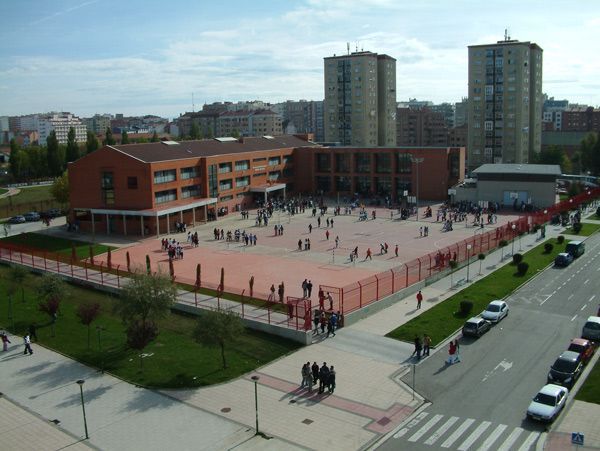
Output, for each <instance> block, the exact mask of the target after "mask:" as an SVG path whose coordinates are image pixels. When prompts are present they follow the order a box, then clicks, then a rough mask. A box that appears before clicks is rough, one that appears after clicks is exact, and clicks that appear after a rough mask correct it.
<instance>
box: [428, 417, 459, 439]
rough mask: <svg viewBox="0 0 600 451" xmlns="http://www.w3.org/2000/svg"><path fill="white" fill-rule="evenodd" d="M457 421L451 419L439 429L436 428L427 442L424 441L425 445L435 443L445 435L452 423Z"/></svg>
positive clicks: (455, 418)
mask: <svg viewBox="0 0 600 451" xmlns="http://www.w3.org/2000/svg"><path fill="white" fill-rule="evenodd" d="M457 421H458V417H451V418H450V419H449V420H448V421H446V422H445V423H444V424H442V426H441V427H439V428H438V430H437V431H435V433H433V434H432V435H431V437H429V438H428V439H427V440H425V444H426V445H433V444H434V443H435V442H437V441H438V440H439V438H440V437H441V436H442V435H444V434H445V433H446V431H447V430H448V429H450V428H451V427H452V426H453V425H454V423H456V422H457Z"/></svg>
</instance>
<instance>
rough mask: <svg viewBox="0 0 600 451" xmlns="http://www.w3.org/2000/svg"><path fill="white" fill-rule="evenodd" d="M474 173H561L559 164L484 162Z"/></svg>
mask: <svg viewBox="0 0 600 451" xmlns="http://www.w3.org/2000/svg"><path fill="white" fill-rule="evenodd" d="M473 174H530V175H560V174H561V170H560V166H559V165H557V164H508V163H499V164H483V165H481V166H479V167H478V168H477V169H475V170H474V171H473Z"/></svg>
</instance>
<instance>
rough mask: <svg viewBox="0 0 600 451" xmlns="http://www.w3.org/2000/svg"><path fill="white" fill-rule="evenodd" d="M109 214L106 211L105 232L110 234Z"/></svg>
mask: <svg viewBox="0 0 600 451" xmlns="http://www.w3.org/2000/svg"><path fill="white" fill-rule="evenodd" d="M109 222H110V221H109V214H108V213H106V234H107V235H110V224H109Z"/></svg>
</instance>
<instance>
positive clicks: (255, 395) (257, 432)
mask: <svg viewBox="0 0 600 451" xmlns="http://www.w3.org/2000/svg"><path fill="white" fill-rule="evenodd" d="M251 379H252V380H253V381H254V406H255V411H256V434H255V435H259V434H260V432H259V431H258V380H259V379H260V377H258V376H252V378H251Z"/></svg>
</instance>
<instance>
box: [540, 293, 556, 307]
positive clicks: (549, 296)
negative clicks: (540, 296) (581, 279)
mask: <svg viewBox="0 0 600 451" xmlns="http://www.w3.org/2000/svg"><path fill="white" fill-rule="evenodd" d="M554 293H556V291H555V292H554ZM554 293H552V294H549V295H548V296H546V299H544V300H543V301H542V302H540V305H544V302H546V301H547V300H548V299H550V298H551V297H552V295H553V294H554Z"/></svg>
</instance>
